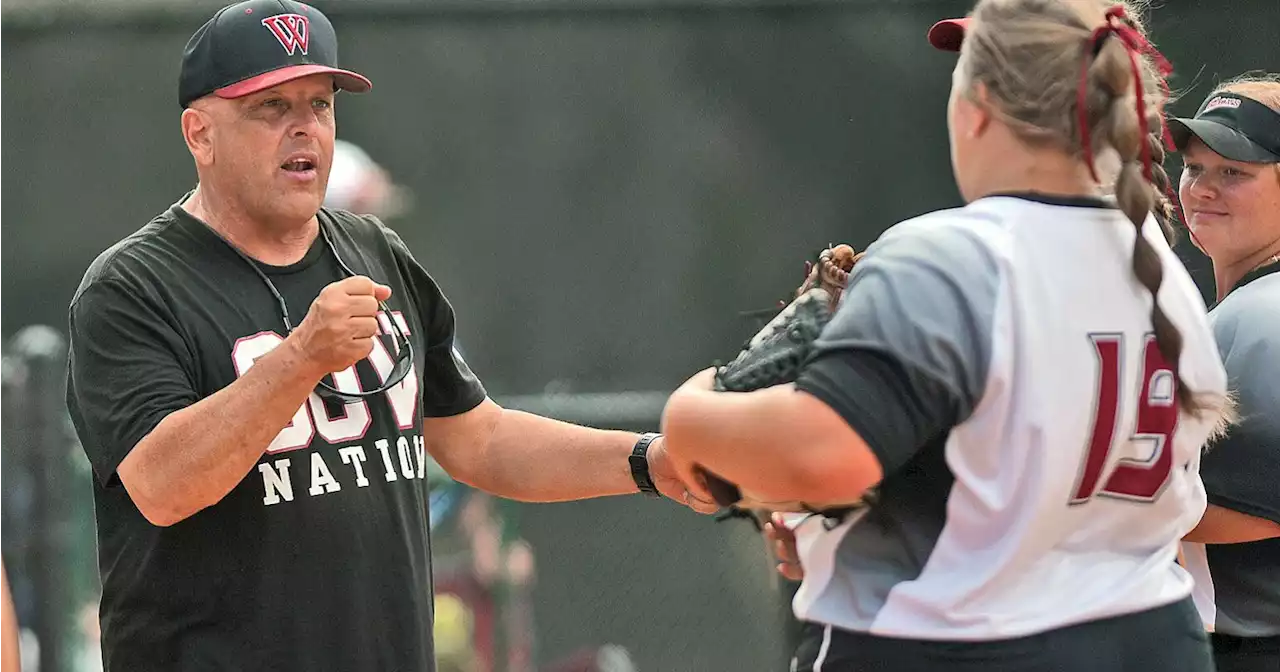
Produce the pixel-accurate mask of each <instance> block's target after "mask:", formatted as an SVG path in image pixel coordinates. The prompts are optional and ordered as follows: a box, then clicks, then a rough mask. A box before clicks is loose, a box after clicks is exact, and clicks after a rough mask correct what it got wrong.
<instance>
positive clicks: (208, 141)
mask: <svg viewBox="0 0 1280 672" xmlns="http://www.w3.org/2000/svg"><path fill="white" fill-rule="evenodd" d="M213 135H214V128H213V115H212V114H211V113H210V112H209V111H208V110H204V109H201V108H200V107H197V106H192V107H188V108H187V109H185V110H183V111H182V138H183V140H185V141H186V143H187V151H189V152H191V157H192V158H194V159H195V161H196V165H202V166H207V165H210V164H212V163H213V158H214V157H213Z"/></svg>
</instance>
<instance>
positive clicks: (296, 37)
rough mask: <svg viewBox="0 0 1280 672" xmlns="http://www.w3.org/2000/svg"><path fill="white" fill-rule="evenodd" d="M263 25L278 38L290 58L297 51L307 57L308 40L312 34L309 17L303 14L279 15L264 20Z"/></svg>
mask: <svg viewBox="0 0 1280 672" xmlns="http://www.w3.org/2000/svg"><path fill="white" fill-rule="evenodd" d="M262 25H264V26H266V27H267V29H268V30H270V31H271V34H272V35H275V36H276V39H277V40H279V41H280V46H282V47H284V50H285V51H287V52H288V53H289V55H290V56H292V55H293V54H294V52H295V51H301V52H302V55H303V56H306V55H307V38H308V37H309V36H310V33H311V22H310V21H308V20H307V17H305V16H302V15H301V14H277V15H275V16H268V17H267V18H265V19H263V20H262Z"/></svg>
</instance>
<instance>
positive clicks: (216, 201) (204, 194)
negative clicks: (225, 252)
mask: <svg viewBox="0 0 1280 672" xmlns="http://www.w3.org/2000/svg"><path fill="white" fill-rule="evenodd" d="M182 208H183V209H184V210H186V211H187V212H188V213H190V214H191V216H192V217H195V218H196V219H199V220H200V221H202V222H204V223H205V224H206V225H207V226H209V228H211V229H213V230H214V231H216V232H218V233H219V234H220V235H221V236H222V237H223V238H226V239H227V240H228V241H229V242H230V243H231V244H232V245H235V246H236V247H237V248H239V249H240V251H241V252H244V253H245V254H247V255H249V256H250V257H252V258H254V259H257V260H258V261H260V262H262V263H264V264H270V265H272V266H288V265H289V264H293V263H296V262H298V261H300V260H301V259H302V258H303V257H305V256H306V254H307V250H309V249H311V244H312V243H313V242H315V239H316V236H317V235H319V232H320V228H319V222H318V221H317V219H316V217H315V216H314V215H313V216H312V217H311V218H310V219H308V220H306V221H302V222H262V221H258V220H255V219H254V218H252V217H250V216H249V215H248V214H246V213H245V212H244V210H243V209H242V208H240V207H239V206H238V205H237V204H236V203H234V202H233V201H231V200H229V199H223V198H219V196H218V194H217V192H216V191H215V190H211V189H209V188H208V187H207V186H206V185H203V184H202V185H200V186H198V187H197V188H196V191H195V193H194V194H192V195H191V198H189V199H187V200H186V201H185V202H184V203H183V204H182Z"/></svg>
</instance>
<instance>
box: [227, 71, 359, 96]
mask: <svg viewBox="0 0 1280 672" xmlns="http://www.w3.org/2000/svg"><path fill="white" fill-rule="evenodd" d="M321 74H329V75H333V82H334V84H335V85H336V86H337V87H338V88H339V89H342V90H343V91H350V92H352V93H364V92H366V91H368V90H369V89H372V88H373V83H372V82H370V81H369V80H368V79H367V78H365V76H364V75H360V74H356V73H354V72H351V71H350V70H340V69H338V68H331V67H329V66H327V65H290V66H288V67H285V68H279V69H277V70H272V71H271V72H264V73H262V74H261V75H258V76H257V77H250V78H249V79H245V80H242V81H239V82H236V83H235V84H232V85H230V86H224V87H222V88H221V89H217V90H216V91H214V94H216V95H217V96H218V97H219V98H239V97H241V96H247V95H249V94H251V93H257V92H259V91H262V90H263V89H269V88H271V87H273V86H276V85H278V84H283V83H285V82H288V81H291V80H294V79H298V78H300V77H306V76H308V75H321Z"/></svg>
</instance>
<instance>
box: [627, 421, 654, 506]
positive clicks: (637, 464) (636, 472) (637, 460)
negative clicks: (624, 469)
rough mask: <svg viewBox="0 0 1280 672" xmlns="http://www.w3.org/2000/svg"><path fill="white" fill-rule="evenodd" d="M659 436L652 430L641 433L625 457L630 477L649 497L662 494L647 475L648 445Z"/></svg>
mask: <svg viewBox="0 0 1280 672" xmlns="http://www.w3.org/2000/svg"><path fill="white" fill-rule="evenodd" d="M660 436H662V435H661V434H656V433H654V432H649V433H648V434H643V435H641V436H640V440H639V441H636V447H635V448H632V449H631V455H630V457H628V458H627V460H628V461H629V462H631V478H633V479H635V482H636V487H637V488H640V492H643V493H644V494H646V495H648V496H649V497H661V496H662V493H660V492H658V488H657V486H655V485H654V484H653V478H652V477H651V476H649V445H650V444H652V443H653V441H654V439H657V438H658V437H660Z"/></svg>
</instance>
